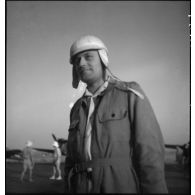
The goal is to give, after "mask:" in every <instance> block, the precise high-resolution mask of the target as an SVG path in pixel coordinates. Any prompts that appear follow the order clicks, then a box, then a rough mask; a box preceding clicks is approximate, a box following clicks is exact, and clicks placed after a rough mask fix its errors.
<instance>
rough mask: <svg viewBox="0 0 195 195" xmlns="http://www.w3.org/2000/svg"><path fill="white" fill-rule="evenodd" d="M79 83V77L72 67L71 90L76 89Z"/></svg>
mask: <svg viewBox="0 0 195 195" xmlns="http://www.w3.org/2000/svg"><path fill="white" fill-rule="evenodd" d="M79 82H80V77H79V75H78V73H77V71H76V67H75V66H72V86H73V88H75V89H77V87H78V85H79Z"/></svg>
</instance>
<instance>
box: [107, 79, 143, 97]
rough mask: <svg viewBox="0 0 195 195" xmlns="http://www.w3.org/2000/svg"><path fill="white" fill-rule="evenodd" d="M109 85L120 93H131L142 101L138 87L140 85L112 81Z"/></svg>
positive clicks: (141, 93) (131, 82) (141, 94)
mask: <svg viewBox="0 0 195 195" xmlns="http://www.w3.org/2000/svg"><path fill="white" fill-rule="evenodd" d="M111 83H112V84H113V85H114V87H115V88H116V89H118V90H120V91H123V92H126V93H132V94H135V95H137V96H138V97H140V98H141V99H144V93H143V91H142V89H141V87H140V85H139V84H138V83H137V82H135V81H130V82H127V81H118V80H114V81H111Z"/></svg>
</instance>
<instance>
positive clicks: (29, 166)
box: [20, 141, 34, 182]
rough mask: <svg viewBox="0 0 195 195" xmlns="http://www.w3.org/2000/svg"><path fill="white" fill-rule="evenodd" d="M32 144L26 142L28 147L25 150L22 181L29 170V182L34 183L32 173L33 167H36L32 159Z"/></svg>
mask: <svg viewBox="0 0 195 195" xmlns="http://www.w3.org/2000/svg"><path fill="white" fill-rule="evenodd" d="M32 145H33V144H32V142H31V141H27V142H26V147H25V148H24V149H23V154H22V157H23V171H22V174H21V178H20V179H21V181H23V179H24V176H25V173H26V171H27V170H29V181H30V182H32V181H33V180H32V171H33V167H34V161H33V158H32Z"/></svg>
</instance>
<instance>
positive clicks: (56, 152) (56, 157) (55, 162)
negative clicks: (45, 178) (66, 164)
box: [50, 141, 62, 180]
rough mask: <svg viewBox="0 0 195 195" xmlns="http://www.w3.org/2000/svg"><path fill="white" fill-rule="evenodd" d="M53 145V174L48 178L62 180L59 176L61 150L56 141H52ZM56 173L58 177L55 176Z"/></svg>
mask: <svg viewBox="0 0 195 195" xmlns="http://www.w3.org/2000/svg"><path fill="white" fill-rule="evenodd" d="M53 147H54V156H53V175H52V176H51V177H50V179H56V180H62V176H61V169H60V164H61V156H62V155H61V150H60V148H59V144H58V142H56V141H54V143H53ZM56 173H58V177H56Z"/></svg>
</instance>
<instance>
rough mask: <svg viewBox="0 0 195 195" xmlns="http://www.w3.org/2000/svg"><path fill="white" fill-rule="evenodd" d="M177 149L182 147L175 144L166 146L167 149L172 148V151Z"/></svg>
mask: <svg viewBox="0 0 195 195" xmlns="http://www.w3.org/2000/svg"><path fill="white" fill-rule="evenodd" d="M177 147H180V148H182V147H183V146H182V145H175V144H165V148H171V149H176V148H177Z"/></svg>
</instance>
